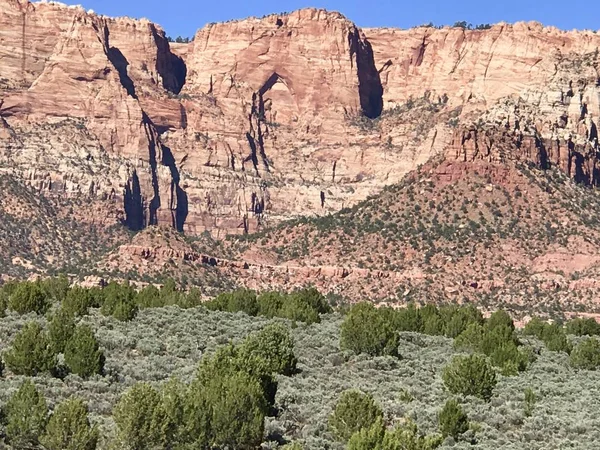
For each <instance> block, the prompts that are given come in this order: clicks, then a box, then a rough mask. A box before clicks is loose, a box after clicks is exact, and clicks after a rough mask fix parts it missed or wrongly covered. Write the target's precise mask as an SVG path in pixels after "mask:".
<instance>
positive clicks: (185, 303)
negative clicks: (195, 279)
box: [179, 287, 204, 308]
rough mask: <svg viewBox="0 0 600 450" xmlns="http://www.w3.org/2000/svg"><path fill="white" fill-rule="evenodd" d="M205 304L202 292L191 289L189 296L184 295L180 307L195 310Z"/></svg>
mask: <svg viewBox="0 0 600 450" xmlns="http://www.w3.org/2000/svg"><path fill="white" fill-rule="evenodd" d="M203 303H204V302H203V301H202V292H200V289H198V288H196V287H193V288H191V289H190V290H189V292H188V293H187V295H182V296H181V298H180V300H179V306H181V307H182V308H195V307H196V306H200V305H202V304H203Z"/></svg>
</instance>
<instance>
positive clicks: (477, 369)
mask: <svg viewBox="0 0 600 450" xmlns="http://www.w3.org/2000/svg"><path fill="white" fill-rule="evenodd" d="M442 380H443V381H444V385H445V386H446V388H447V389H448V390H449V391H450V392H451V393H453V394H462V395H473V396H475V397H479V398H482V399H484V400H489V399H490V398H491V397H492V394H493V391H494V387H495V386H496V382H497V380H496V372H495V371H494V369H493V367H492V366H491V364H490V363H489V362H488V360H487V358H485V357H484V356H480V355H470V356H455V357H454V358H453V359H452V361H451V362H450V363H449V364H448V365H447V366H446V367H445V368H444V371H443V373H442Z"/></svg>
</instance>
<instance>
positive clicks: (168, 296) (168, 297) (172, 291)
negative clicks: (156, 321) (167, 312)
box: [159, 278, 184, 306]
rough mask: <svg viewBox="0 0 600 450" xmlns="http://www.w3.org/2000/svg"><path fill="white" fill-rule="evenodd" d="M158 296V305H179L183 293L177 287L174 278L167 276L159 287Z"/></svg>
mask: <svg viewBox="0 0 600 450" xmlns="http://www.w3.org/2000/svg"><path fill="white" fill-rule="evenodd" d="M159 297H160V298H159V300H160V301H159V305H160V306H168V305H179V304H180V303H181V300H182V297H184V294H183V293H181V292H180V291H179V290H178V289H177V284H176V283H175V280H173V279H172V278H169V279H168V280H167V281H165V283H164V284H163V286H162V287H161V288H160V293H159Z"/></svg>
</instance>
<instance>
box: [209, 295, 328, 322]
mask: <svg viewBox="0 0 600 450" xmlns="http://www.w3.org/2000/svg"><path fill="white" fill-rule="evenodd" d="M204 305H205V306H206V307H207V308H208V309H210V310H213V311H227V312H239V311H242V312H244V313H246V314H248V315H250V316H257V315H262V316H265V317H268V318H273V317H281V318H284V319H289V320H293V321H299V322H305V323H308V324H310V323H318V322H320V317H319V314H326V313H330V312H332V309H331V306H329V304H328V303H327V300H326V299H325V297H323V295H321V293H320V292H319V291H318V290H316V289H314V288H308V289H301V290H297V291H294V292H292V293H291V294H282V293H277V292H265V293H263V294H261V295H259V296H258V297H257V296H256V293H255V292H254V291H251V290H248V289H238V290H236V291H233V292H226V293H222V294H219V295H218V296H217V297H215V298H214V299H213V300H211V301H208V302H206V303H204Z"/></svg>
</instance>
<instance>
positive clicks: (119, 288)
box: [100, 282, 138, 322]
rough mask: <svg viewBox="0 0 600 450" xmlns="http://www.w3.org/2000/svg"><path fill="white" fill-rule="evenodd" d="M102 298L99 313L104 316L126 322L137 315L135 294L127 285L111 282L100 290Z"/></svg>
mask: <svg viewBox="0 0 600 450" xmlns="http://www.w3.org/2000/svg"><path fill="white" fill-rule="evenodd" d="M102 296H103V300H102V306H101V309H100V311H101V312H102V314H104V315H105V316H113V317H115V318H116V319H117V320H120V321H122V322H127V321H130V320H133V319H134V318H135V316H136V315H137V311H138V307H137V304H136V300H135V296H136V292H135V290H134V289H133V287H131V286H130V285H129V284H119V283H114V282H111V283H109V284H108V286H106V287H105V288H104V289H103V290H102Z"/></svg>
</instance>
